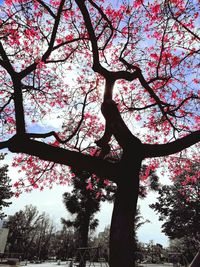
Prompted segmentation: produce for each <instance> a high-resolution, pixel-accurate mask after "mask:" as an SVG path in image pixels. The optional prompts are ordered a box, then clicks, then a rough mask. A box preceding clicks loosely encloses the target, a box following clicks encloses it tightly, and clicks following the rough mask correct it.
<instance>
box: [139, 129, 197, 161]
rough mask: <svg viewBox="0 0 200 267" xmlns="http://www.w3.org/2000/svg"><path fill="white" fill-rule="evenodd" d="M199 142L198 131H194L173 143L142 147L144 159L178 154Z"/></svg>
mask: <svg viewBox="0 0 200 267" xmlns="http://www.w3.org/2000/svg"><path fill="white" fill-rule="evenodd" d="M199 141H200V130H199V131H195V132H193V133H191V134H189V135H187V136H185V137H183V138H180V139H177V140H176V141H174V142H171V143H168V144H163V145H148V144H144V145H143V150H144V158H151V157H163V156H168V155H171V154H174V153H178V152H180V151H182V150H184V149H186V148H188V147H190V146H192V145H194V144H196V143H198V142H199Z"/></svg>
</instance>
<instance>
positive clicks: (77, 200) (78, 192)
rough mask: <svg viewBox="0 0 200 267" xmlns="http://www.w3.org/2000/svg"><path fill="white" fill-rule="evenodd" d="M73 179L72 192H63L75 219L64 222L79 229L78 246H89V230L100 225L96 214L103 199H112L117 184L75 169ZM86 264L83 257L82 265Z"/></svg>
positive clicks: (65, 202) (67, 206)
mask: <svg viewBox="0 0 200 267" xmlns="http://www.w3.org/2000/svg"><path fill="white" fill-rule="evenodd" d="M74 174H75V176H74V178H73V181H72V184H73V190H72V192H71V193H68V192H66V193H64V194H63V202H64V205H65V207H66V209H67V210H68V211H69V212H70V213H71V215H72V216H73V217H74V216H75V217H74V218H73V220H65V219H64V218H62V223H64V224H65V225H66V226H68V227H74V229H75V230H76V231H77V247H81V248H86V247H88V238H89V232H90V231H94V230H95V229H96V227H97V226H98V220H97V219H95V214H96V213H97V212H98V211H99V210H100V202H101V201H105V200H108V201H111V200H112V199H113V193H114V192H115V186H114V185H112V184H110V183H109V181H106V180H105V181H100V180H99V179H98V178H97V177H95V176H93V177H92V176H90V174H88V173H86V172H76V171H74ZM85 265H86V259H85V262H84V261H83V259H82V262H81V263H80V266H85Z"/></svg>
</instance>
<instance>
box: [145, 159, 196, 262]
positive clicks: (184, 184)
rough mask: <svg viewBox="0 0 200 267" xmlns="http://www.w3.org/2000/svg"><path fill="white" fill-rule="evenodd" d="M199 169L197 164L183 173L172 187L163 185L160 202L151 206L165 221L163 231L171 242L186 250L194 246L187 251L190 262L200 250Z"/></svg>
mask: <svg viewBox="0 0 200 267" xmlns="http://www.w3.org/2000/svg"><path fill="white" fill-rule="evenodd" d="M199 166H200V165H199V163H197V162H194V163H193V165H192V167H191V168H190V170H187V169H186V170H184V171H183V172H182V173H181V174H180V176H179V177H177V179H176V180H174V181H173V184H172V185H167V186H166V185H165V186H162V187H161V188H160V189H159V196H158V198H157V202H156V203H155V204H152V205H150V207H151V208H152V209H153V210H155V211H156V212H157V213H158V214H159V220H161V221H164V223H163V225H162V231H163V232H164V233H165V234H166V235H167V236H169V238H170V239H172V240H173V239H175V238H176V239H180V240H182V242H183V243H184V244H187V246H186V247H187V248H188V247H190V248H191V247H192V249H190V250H192V251H193V253H191V252H190V253H188V252H187V255H188V256H187V258H188V260H190V261H191V260H192V257H194V253H196V252H197V251H198V246H199V238H200V229H199V227H198V225H199V223H200V203H199V192H200V176H196V174H197V173H198V170H199ZM191 243H193V245H192V246H191ZM186 247H185V248H186ZM184 254H185V252H184Z"/></svg>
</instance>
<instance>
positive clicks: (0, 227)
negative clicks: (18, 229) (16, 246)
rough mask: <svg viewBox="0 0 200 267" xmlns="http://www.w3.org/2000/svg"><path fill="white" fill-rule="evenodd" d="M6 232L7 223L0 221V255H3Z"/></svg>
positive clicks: (7, 230)
mask: <svg viewBox="0 0 200 267" xmlns="http://www.w3.org/2000/svg"><path fill="white" fill-rule="evenodd" d="M8 232H9V229H8V228H7V221H6V220H0V253H4V251H5V247H6V242H7V238H8Z"/></svg>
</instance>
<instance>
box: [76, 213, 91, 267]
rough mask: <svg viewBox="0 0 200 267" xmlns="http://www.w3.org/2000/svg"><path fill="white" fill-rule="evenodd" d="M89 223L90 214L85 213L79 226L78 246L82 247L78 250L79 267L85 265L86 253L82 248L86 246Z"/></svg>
mask: <svg viewBox="0 0 200 267" xmlns="http://www.w3.org/2000/svg"><path fill="white" fill-rule="evenodd" d="M89 225H90V215H86V216H85V218H84V220H83V223H82V225H81V226H80V248H83V250H80V253H81V255H80V259H79V260H80V262H79V267H85V266H86V256H87V253H85V250H84V248H86V247H87V246H88V233H89Z"/></svg>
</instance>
